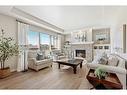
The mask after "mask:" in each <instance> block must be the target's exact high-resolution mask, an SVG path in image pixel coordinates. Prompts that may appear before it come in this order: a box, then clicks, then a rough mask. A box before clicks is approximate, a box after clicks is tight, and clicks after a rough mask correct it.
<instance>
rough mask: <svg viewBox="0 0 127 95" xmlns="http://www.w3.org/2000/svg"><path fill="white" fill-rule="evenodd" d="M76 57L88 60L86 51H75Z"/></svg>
mask: <svg viewBox="0 0 127 95" xmlns="http://www.w3.org/2000/svg"><path fill="white" fill-rule="evenodd" d="M75 53H76V57H83V58H86V50H75Z"/></svg>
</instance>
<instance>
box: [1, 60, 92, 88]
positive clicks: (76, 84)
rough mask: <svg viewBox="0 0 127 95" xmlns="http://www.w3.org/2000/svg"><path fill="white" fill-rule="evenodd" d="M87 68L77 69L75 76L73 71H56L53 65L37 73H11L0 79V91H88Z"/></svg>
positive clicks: (56, 68) (55, 66) (31, 71)
mask: <svg viewBox="0 0 127 95" xmlns="http://www.w3.org/2000/svg"><path fill="white" fill-rule="evenodd" d="M86 74H87V68H86V66H85V65H83V68H82V69H80V68H79V67H78V70H77V74H73V69H72V68H69V69H58V66H57V64H55V63H54V65H53V67H52V68H45V69H42V70H40V71H39V72H35V71H33V70H29V71H27V72H20V73H13V74H12V75H11V76H9V77H7V78H5V79H0V89H89V88H90V87H91V85H90V83H89V82H88V81H87V79H86Z"/></svg>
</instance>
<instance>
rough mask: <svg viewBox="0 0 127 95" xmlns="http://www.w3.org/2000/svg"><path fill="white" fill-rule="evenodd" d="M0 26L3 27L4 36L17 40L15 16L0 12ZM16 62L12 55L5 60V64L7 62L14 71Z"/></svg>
mask: <svg viewBox="0 0 127 95" xmlns="http://www.w3.org/2000/svg"><path fill="white" fill-rule="evenodd" d="M1 27H2V28H3V29H4V32H5V34H6V36H9V37H13V38H14V39H15V40H16V41H17V22H16V19H15V18H12V17H9V16H6V15H1V14H0V28H1ZM0 32H1V30H0ZM17 62H18V61H17V57H12V58H10V59H9V60H8V61H7V62H6V63H7V64H6V65H8V64H9V65H10V68H11V71H15V70H16V66H17V65H16V64H17Z"/></svg>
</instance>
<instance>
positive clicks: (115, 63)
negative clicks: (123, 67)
mask: <svg viewBox="0 0 127 95" xmlns="http://www.w3.org/2000/svg"><path fill="white" fill-rule="evenodd" d="M118 63H119V59H118V58H117V57H115V56H111V57H109V58H108V65H110V66H118Z"/></svg>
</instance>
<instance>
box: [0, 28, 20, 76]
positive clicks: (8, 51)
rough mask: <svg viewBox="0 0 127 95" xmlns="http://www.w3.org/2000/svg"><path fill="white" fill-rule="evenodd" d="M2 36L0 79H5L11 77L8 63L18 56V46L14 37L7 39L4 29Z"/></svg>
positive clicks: (0, 41) (0, 42)
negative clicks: (6, 64)
mask: <svg viewBox="0 0 127 95" xmlns="http://www.w3.org/2000/svg"><path fill="white" fill-rule="evenodd" d="M1 31H2V36H1V37H0V78H5V77H7V76H9V75H10V67H6V66H5V63H6V61H7V60H8V59H9V58H10V57H12V56H15V55H18V53H19V49H18V44H16V43H15V42H14V39H13V38H12V37H5V35H4V30H3V29H2V30H1Z"/></svg>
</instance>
